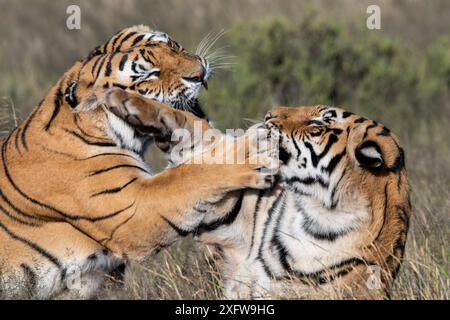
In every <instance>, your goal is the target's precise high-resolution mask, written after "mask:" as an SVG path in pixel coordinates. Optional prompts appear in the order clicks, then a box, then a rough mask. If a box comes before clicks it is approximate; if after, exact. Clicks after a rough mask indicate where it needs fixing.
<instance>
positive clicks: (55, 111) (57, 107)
mask: <svg viewBox="0 0 450 320" xmlns="http://www.w3.org/2000/svg"><path fill="white" fill-rule="evenodd" d="M62 84H63V80H60V84H59V87H58V89H57V90H56V93H55V98H54V100H53V104H54V106H55V107H54V109H53V113H52V116H51V117H50V120H49V121H48V123H47V125H46V126H45V131H48V130H49V129H50V126H51V125H52V122H53V120H55V118H56V116H57V115H58V113H59V111H60V110H61V102H62V98H63V93H62V91H61V87H62Z"/></svg>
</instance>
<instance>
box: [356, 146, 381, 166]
mask: <svg viewBox="0 0 450 320" xmlns="http://www.w3.org/2000/svg"><path fill="white" fill-rule="evenodd" d="M355 157H356V160H357V161H358V163H359V164H360V165H361V166H362V167H368V168H379V167H380V166H381V165H382V164H383V162H384V160H383V154H382V153H381V149H380V146H379V145H378V144H377V143H376V142H374V141H371V140H369V141H364V142H363V143H361V144H360V145H359V146H358V147H356V150H355Z"/></svg>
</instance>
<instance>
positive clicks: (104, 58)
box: [95, 56, 107, 80]
mask: <svg viewBox="0 0 450 320" xmlns="http://www.w3.org/2000/svg"><path fill="white" fill-rule="evenodd" d="M106 57H107V56H103V57H101V58H100V59H101V60H102V62H100V65H99V67H98V69H97V72H96V76H95V80H97V79H98V76H99V75H100V72H101V71H102V68H103V65H104V64H105V60H106Z"/></svg>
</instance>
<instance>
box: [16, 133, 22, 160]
mask: <svg viewBox="0 0 450 320" xmlns="http://www.w3.org/2000/svg"><path fill="white" fill-rule="evenodd" d="M20 130H21V128H20V127H19V128H16V129H15V131H16V136H15V138H14V144H15V146H16V150H17V152H18V153H19V155H22V151H20V148H19V134H20Z"/></svg>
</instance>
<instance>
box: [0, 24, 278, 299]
mask: <svg viewBox="0 0 450 320" xmlns="http://www.w3.org/2000/svg"><path fill="white" fill-rule="evenodd" d="M209 76H210V68H209V64H208V62H207V61H206V60H205V59H204V58H203V57H200V56H197V55H193V54H190V53H188V52H186V51H185V50H184V49H183V48H182V47H181V46H180V45H179V44H178V43H177V42H175V41H174V40H172V39H171V38H170V37H169V36H168V35H167V34H165V33H162V32H157V31H152V30H150V29H149V28H147V27H144V26H137V27H131V28H127V29H124V30H122V31H120V32H118V33H117V34H116V35H114V36H113V37H112V38H111V39H109V40H108V41H107V42H106V43H104V44H102V45H100V46H98V47H97V48H96V49H95V50H93V51H92V52H91V53H90V54H89V55H88V56H87V57H86V58H84V59H81V60H79V61H77V62H76V63H75V64H74V65H73V66H72V67H71V68H70V69H69V70H68V71H67V72H66V73H65V74H64V75H63V76H62V77H61V78H60V79H59V80H58V81H57V83H56V84H55V85H54V86H53V87H52V88H51V89H50V92H49V93H48V94H47V95H46V96H45V98H44V99H43V100H42V101H41V102H40V103H39V105H38V106H37V107H36V108H35V109H34V110H33V111H32V112H31V114H30V115H29V116H28V117H27V118H26V119H25V121H24V122H23V123H21V124H20V125H19V126H18V127H17V128H15V129H14V130H13V131H12V132H11V133H10V134H9V136H8V137H7V138H6V139H5V140H4V141H3V142H2V143H1V146H0V147H1V153H0V243H1V246H0V298H39V299H45V298H91V297H93V296H94V295H95V292H96V290H97V289H98V288H100V287H101V286H102V284H103V283H104V281H105V279H107V278H109V277H110V276H116V275H119V277H120V276H122V275H123V273H124V271H125V269H126V266H127V264H128V263H129V261H141V260H143V259H146V258H148V257H150V256H152V255H154V254H156V253H157V252H158V251H159V250H161V249H163V248H165V247H167V246H169V245H170V244H172V243H173V242H174V241H176V240H177V239H179V238H180V237H181V236H182V235H184V234H185V233H189V232H191V230H194V229H195V228H196V227H197V225H198V224H201V223H202V221H203V218H204V212H200V211H199V210H195V208H196V205H197V204H198V203H201V202H202V201H207V200H208V199H211V198H214V197H215V196H217V195H221V194H223V193H227V192H230V191H233V190H239V189H243V188H249V187H250V188H257V189H259V188H267V187H268V186H270V182H268V181H266V178H267V176H266V175H263V174H261V173H260V172H259V169H260V168H264V167H266V166H267V165H268V157H264V156H263V158H265V159H266V160H267V162H252V161H246V163H245V164H242V165H238V166H235V165H228V164H217V165H204V164H202V163H200V164H198V165H193V166H190V165H185V164H180V165H178V166H176V167H174V168H170V169H168V170H165V171H164V172H162V173H159V174H156V175H155V174H153V173H152V172H151V170H150V168H149V167H148V165H147V164H146V163H145V162H144V160H143V158H142V154H143V152H144V151H145V148H146V146H147V141H148V139H149V137H153V138H154V139H160V140H161V139H162V140H164V139H165V138H167V136H170V133H171V131H172V130H174V129H176V128H178V127H181V128H188V129H189V128H191V127H193V125H189V123H190V122H192V121H196V120H198V121H201V122H203V123H204V124H205V125H206V124H207V117H206V115H205V114H204V112H203V111H202V110H201V109H199V105H198V102H197V100H196V99H197V96H198V93H199V90H200V88H201V86H202V85H204V86H206V82H207V80H208V78H209ZM137 109H139V110H141V111H143V113H134V111H135V110H137ZM182 110H185V111H182ZM187 112H189V113H187ZM195 115H197V116H198V118H197V117H196V116H195ZM230 148H231V150H230V152H234V149H233V146H231V147H230ZM214 150H215V149H214V147H212V148H210V149H208V150H206V151H205V154H202V156H206V157H208V156H211V153H213V152H214ZM247 160H248V159H247ZM192 208H194V209H192Z"/></svg>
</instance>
